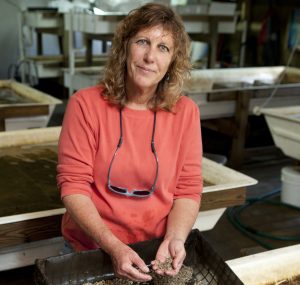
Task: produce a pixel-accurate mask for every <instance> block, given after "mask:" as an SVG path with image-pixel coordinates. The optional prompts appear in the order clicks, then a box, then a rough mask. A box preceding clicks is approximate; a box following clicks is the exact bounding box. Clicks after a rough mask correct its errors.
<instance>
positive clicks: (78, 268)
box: [35, 230, 243, 285]
mask: <svg viewBox="0 0 300 285" xmlns="http://www.w3.org/2000/svg"><path fill="white" fill-rule="evenodd" d="M160 242H161V239H154V240H150V241H145V242H140V243H136V244H134V245H132V247H133V248H134V249H135V250H136V251H137V252H138V253H139V255H140V256H141V258H143V259H144V261H145V262H146V263H147V264H149V263H150V261H151V260H153V259H154V257H155V254H156V251H157V249H158V247H159V245H160ZM185 245H186V251H187V257H186V259H185V262H184V264H185V265H187V266H191V267H192V268H193V281H191V282H190V285H192V284H194V281H196V280H198V281H201V284H204V285H208V284H209V285H243V283H242V282H241V281H240V280H239V278H238V277H237V276H236V275H235V274H234V272H233V271H232V270H231V269H230V267H229V266H228V265H227V264H226V263H225V261H224V260H223V259H222V258H221V257H220V256H219V255H217V254H216V252H215V251H214V250H213V249H212V247H211V246H210V244H209V243H208V242H207V241H206V240H205V239H204V238H203V236H202V235H201V234H200V232H199V231H198V230H193V231H192V232H191V233H190V235H189V237H188V239H187V241H186V244H185ZM114 277H115V276H114V274H113V269H112V265H111V260H110V258H109V256H108V255H107V254H106V253H105V252H103V251H102V250H91V251H83V252H78V253H70V254H66V255H62V256H55V257H49V258H47V259H38V260H36V263H35V284H37V285H50V284H51V285H81V284H84V283H86V282H91V283H93V282H97V281H100V280H105V279H112V278H114Z"/></svg>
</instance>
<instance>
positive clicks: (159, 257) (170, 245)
mask: <svg viewBox="0 0 300 285" xmlns="http://www.w3.org/2000/svg"><path fill="white" fill-rule="evenodd" d="M168 257H171V258H172V268H171V269H167V270H162V269H160V268H159V266H158V264H159V263H164V262H165V261H166V259H167V258H168ZM185 257H186V251H185V248H184V242H183V241H182V240H180V239H172V240H164V241H163V242H162V243H161V245H160V247H159V249H158V251H157V254H156V259H155V260H154V261H152V268H153V270H155V272H156V273H157V274H161V275H170V276H174V275H176V274H177V273H178V272H179V270H180V268H181V266H182V264H183V261H184V259H185Z"/></svg>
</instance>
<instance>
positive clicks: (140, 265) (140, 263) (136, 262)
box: [132, 257, 150, 273]
mask: <svg viewBox="0 0 300 285" xmlns="http://www.w3.org/2000/svg"><path fill="white" fill-rule="evenodd" d="M132 262H133V264H134V265H136V266H137V267H138V269H140V270H141V271H143V272H146V273H148V272H149V271H150V270H149V268H148V266H147V265H146V263H145V262H144V260H142V259H141V258H140V257H136V258H135V259H134V260H132Z"/></svg>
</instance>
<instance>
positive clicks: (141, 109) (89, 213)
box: [57, 4, 202, 281]
mask: <svg viewBox="0 0 300 285" xmlns="http://www.w3.org/2000/svg"><path fill="white" fill-rule="evenodd" d="M189 67H190V64H189V40H188V36H187V34H186V32H185V31H184V27H183V23H182V22H181V20H180V18H179V17H178V16H177V15H176V14H174V12H173V11H172V10H171V9H170V8H168V7H165V6H163V5H159V4H147V5H145V6H142V7H141V8H139V9H136V10H133V11H132V12H130V13H129V15H128V16H127V17H126V18H125V19H124V20H123V21H122V22H121V23H120V25H119V26H118V28H117V31H116V33H115V37H114V40H113V44H112V50H111V56H110V60H109V62H108V64H107V68H106V73H105V76H104V79H103V81H102V82H101V83H100V84H99V86H94V87H90V88H86V89H83V90H80V91H79V92H77V93H76V94H75V95H73V96H72V98H70V101H69V104H68V107H67V110H66V113H65V117H64V122H63V127H62V132H61V136H60V141H59V163H58V167H57V169H58V176H57V181H58V186H59V188H60V190H61V197H62V199H63V202H64V204H65V207H66V209H67V212H66V214H65V215H64V217H63V221H62V232H63V235H64V238H65V239H66V241H67V242H68V243H69V244H70V245H71V247H72V248H73V249H74V250H77V251H80V250H88V249H95V248H99V247H100V248H102V249H103V250H104V251H106V252H107V253H108V254H109V255H110V256H111V258H112V261H113V265H114V268H115V272H116V273H117V275H118V276H120V277H123V278H129V279H131V280H135V281H148V280H150V279H151V277H150V276H149V275H148V274H147V272H148V271H149V269H148V267H147V266H146V264H145V263H144V261H143V260H142V259H141V258H140V257H139V256H138V254H137V253H136V252H134V251H133V250H132V249H131V248H130V247H129V246H127V244H130V243H136V242H138V241H143V240H149V239H152V238H155V237H163V242H162V244H161V245H160V247H159V249H158V252H157V255H156V261H153V264H152V265H153V268H154V270H157V272H158V273H159V274H168V275H175V274H177V273H178V271H179V269H180V267H181V265H182V263H183V260H184V258H185V249H184V242H185V240H186V238H187V236H188V234H189V232H190V230H191V228H192V226H193V224H194V222H195V219H196V217H197V214H198V211H199V204H200V198H201V192H202V177H201V156H202V145H201V134H200V118H199V111H198V108H197V106H196V104H195V103H194V102H193V101H191V100H190V99H188V98H187V97H184V96H182V91H181V89H182V85H183V81H184V79H185V76H186V75H187V74H188V71H189ZM169 256H171V257H172V258H173V263H172V265H173V269H172V270H168V271H166V272H162V271H161V270H159V269H158V266H157V262H158V261H160V262H163V261H164V260H165V259H166V258H167V257H169Z"/></svg>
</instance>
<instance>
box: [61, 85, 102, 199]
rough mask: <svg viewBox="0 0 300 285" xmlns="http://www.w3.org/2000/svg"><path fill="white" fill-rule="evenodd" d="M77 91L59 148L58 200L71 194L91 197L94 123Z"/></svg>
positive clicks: (67, 111) (67, 113)
mask: <svg viewBox="0 0 300 285" xmlns="http://www.w3.org/2000/svg"><path fill="white" fill-rule="evenodd" d="M81 95H83V94H81V93H80V91H79V92H78V93H76V94H74V95H73V96H72V97H71V98H70V99H69V102H68V106H67V109H66V112H65V115H64V120H63V125H62V130H61V134H60V138H59V144H58V165H57V185H58V187H59V189H60V191H61V198H63V197H64V196H67V195H71V194H83V195H86V196H91V193H92V183H93V182H94V178H93V163H94V158H95V152H96V142H95V135H94V131H93V123H94V122H93V120H92V117H91V110H90V108H89V106H88V102H87V100H85V99H84V96H81Z"/></svg>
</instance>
